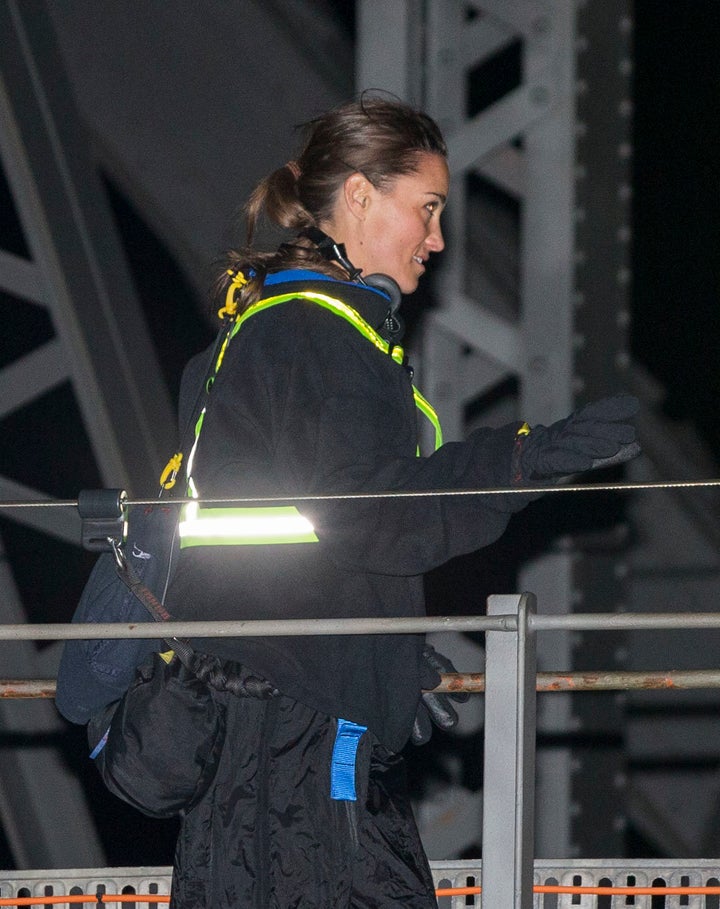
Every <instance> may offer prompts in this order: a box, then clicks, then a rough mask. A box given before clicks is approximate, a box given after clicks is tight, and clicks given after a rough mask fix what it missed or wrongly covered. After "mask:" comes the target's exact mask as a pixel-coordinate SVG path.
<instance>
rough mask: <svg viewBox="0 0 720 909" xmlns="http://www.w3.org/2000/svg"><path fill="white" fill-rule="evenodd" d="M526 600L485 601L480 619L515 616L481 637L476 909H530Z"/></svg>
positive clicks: (531, 643) (531, 729)
mask: <svg viewBox="0 0 720 909" xmlns="http://www.w3.org/2000/svg"><path fill="white" fill-rule="evenodd" d="M534 611H535V597H534V596H533V595H532V594H529V593H526V594H522V595H512V596H504V595H503V596H491V597H489V598H488V615H504V614H517V633H515V632H512V631H489V632H487V633H486V636H485V640H486V658H485V769H484V783H483V838H482V905H483V907H485V909H498V907H500V906H502V907H503V909H531V907H532V905H533V859H534V855H533V846H534V813H535V805H534V800H535V699H536V693H535V686H536V674H537V666H536V657H535V635H534V632H533V631H532V630H531V629H530V628H529V627H528V615H529V614H530V613H533V612H534Z"/></svg>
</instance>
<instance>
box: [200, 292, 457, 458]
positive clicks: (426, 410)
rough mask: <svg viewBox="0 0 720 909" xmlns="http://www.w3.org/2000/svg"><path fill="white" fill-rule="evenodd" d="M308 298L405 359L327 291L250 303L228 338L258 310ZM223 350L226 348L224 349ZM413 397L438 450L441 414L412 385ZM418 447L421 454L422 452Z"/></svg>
mask: <svg viewBox="0 0 720 909" xmlns="http://www.w3.org/2000/svg"><path fill="white" fill-rule="evenodd" d="M297 299H301V300H309V301H310V302H312V303H316V304H317V305H318V306H322V307H323V308H324V309H327V310H329V311H330V312H333V313H335V315H338V316H341V317H342V318H343V319H345V320H346V321H347V322H349V323H350V324H351V325H352V326H353V328H355V329H357V331H359V332H360V334H361V335H363V337H365V338H367V340H368V341H370V342H371V343H372V344H373V345H374V346H375V347H377V349H378V350H380V351H382V352H383V353H385V354H389V356H390V357H392V359H393V360H394V361H395V362H396V363H398V364H399V365H402V363H403V360H404V359H405V351H404V350H403V348H402V347H400V345H399V344H395V345H393V346H392V347H391V346H390V344H389V343H388V342H387V341H386V340H385V339H384V338H383V337H381V335H380V334H379V333H378V332H377V331H376V330H375V329H374V328H373V327H372V325H370V323H369V322H366V321H365V319H363V317H362V316H361V315H360V313H358V312H357V311H356V310H354V309H353V308H352V306H348V304H347V303H343V302H342V300H337V299H335V297H329V296H327V295H326V294H320V293H315V292H311V291H294V292H293V293H287V294H279V295H278V296H275V297H268V298H267V299H265V300H260V301H259V302H257V303H254V304H253V305H252V306H249V307H248V308H247V309H246V310H245V312H244V313H242V314H241V315H240V316H238V318H237V319H236V321H235V325H234V326H233V329H232V331H231V332H230V335H229V338H232V337H233V336H234V335H235V334H236V332H238V331H239V330H240V327H241V326H242V324H243V323H244V322H245V321H246V319H249V318H250V316H253V315H255V314H256V313H258V312H262V310H264V309H269V308H270V307H271V306H277V305H278V304H279V303H287V302H288V301H289V300H297ZM222 353H224V349H223V351H222ZM222 353H221V357H220V358H218V363H217V366H216V369H215V371H216V372H217V370H218V369H219V368H220V364H221V362H222ZM412 390H413V398H414V399H415V405H416V407H417V408H418V410H419V411H420V412H421V413H422V414H424V415H425V416H426V417H427V418H428V420H430V422H431V424H432V426H433V429H434V430H435V450H436V451H437V449H438V448H440V446H441V445H442V441H443V439H442V429H441V427H440V420H439V419H438V415H437V413H436V412H435V410H434V408H433V406H432V405H431V404H430V402H429V401H428V400H427V399H426V398H425V397H423V395H422V394H421V393H420V392H419V391H418V389H417V388H416V387H415V386H414V385H413V387H412ZM419 453H420V452H419V450H418V454H419Z"/></svg>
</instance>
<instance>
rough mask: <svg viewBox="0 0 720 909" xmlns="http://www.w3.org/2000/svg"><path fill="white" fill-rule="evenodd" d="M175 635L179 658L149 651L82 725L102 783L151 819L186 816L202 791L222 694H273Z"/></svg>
mask: <svg viewBox="0 0 720 909" xmlns="http://www.w3.org/2000/svg"><path fill="white" fill-rule="evenodd" d="M173 640H174V643H175V645H176V647H177V648H178V649H179V652H180V653H181V657H179V656H178V655H177V654H175V655H174V656H173V657H172V659H170V660H169V661H167V660H166V659H165V656H167V655H162V654H159V653H154V654H153V655H152V656H151V657H150V659H149V660H148V661H147V662H145V663H144V664H143V665H142V666H141V667H140V668H139V669H138V670H137V671H136V673H135V679H134V681H133V682H132V684H131V685H130V687H129V688H128V690H127V691H126V692H125V694H124V695H123V696H122V698H120V700H119V701H116V702H115V703H114V704H111V705H109V706H108V707H106V708H105V709H104V710H100V711H98V712H97V713H95V714H94V715H93V716H92V718H91V720H90V722H89V723H88V741H89V743H90V748H91V756H92V757H93V758H94V760H95V764H96V766H97V768H98V771H99V772H100V776H101V777H102V779H103V781H104V783H105V785H106V786H107V788H108V789H109V790H110V791H111V792H112V793H113V794H114V795H116V796H118V798H121V799H122V800H123V801H124V802H127V803H128V804H130V805H132V806H133V807H134V808H137V809H138V810H140V811H142V812H143V814H147V815H148V816H149V817H172V816H174V815H178V814H180V815H181V814H187V812H188V811H190V810H191V809H192V808H193V807H194V806H195V805H196V804H197V803H198V801H199V800H200V799H201V798H202V796H203V795H204V794H205V792H206V791H207V790H208V787H209V786H210V785H211V783H212V781H213V779H214V777H215V772H216V770H217V767H218V763H219V761H220V754H221V752H222V748H223V744H224V742H225V703H226V699H227V698H228V697H241V698H259V699H261V700H265V699H267V698H272V697H277V696H278V694H279V692H278V690H277V689H276V688H274V687H273V685H271V684H270V682H268V681H266V680H265V679H262V678H259V677H258V676H256V675H254V674H253V673H252V672H251V671H249V670H246V669H244V668H243V667H242V666H240V665H238V664H237V663H234V662H232V661H222V660H220V659H219V658H218V657H215V656H212V655H211V654H207V653H199V652H197V651H195V650H192V649H191V648H189V647H188V646H187V644H186V643H185V642H183V641H178V640H175V639H173Z"/></svg>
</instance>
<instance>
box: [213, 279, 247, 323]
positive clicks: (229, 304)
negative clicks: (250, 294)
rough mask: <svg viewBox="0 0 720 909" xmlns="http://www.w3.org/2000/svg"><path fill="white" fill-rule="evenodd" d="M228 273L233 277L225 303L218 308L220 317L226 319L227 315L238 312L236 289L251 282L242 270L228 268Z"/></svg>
mask: <svg viewBox="0 0 720 909" xmlns="http://www.w3.org/2000/svg"><path fill="white" fill-rule="evenodd" d="M227 273H228V274H229V275H230V277H231V278H232V281H231V282H230V286H229V287H228V289H227V293H226V294H225V305H224V306H223V307H222V308H221V309H219V310H218V319H224V318H225V316H234V315H236V313H237V303H236V302H235V291H236V290H239V289H240V288H241V287H245V285H246V284H249V283H250V282H249V280H248V278H246V277H245V275H244V274H243V273H242V272H241V271H233V270H232V269H231V268H228V270H227Z"/></svg>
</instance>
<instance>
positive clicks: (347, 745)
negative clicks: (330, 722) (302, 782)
mask: <svg viewBox="0 0 720 909" xmlns="http://www.w3.org/2000/svg"><path fill="white" fill-rule="evenodd" d="M365 732H367V726H359V725H358V724H357V723H351V722H350V720H340V719H339V720H338V725H337V733H336V734H335V747H334V748H333V755H332V763H331V765H330V798H332V799H336V800H338V801H344V802H355V801H357V795H356V793H355V758H356V757H357V750H358V745H359V744H360V739H361V738H362V735H363V733H365Z"/></svg>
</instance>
